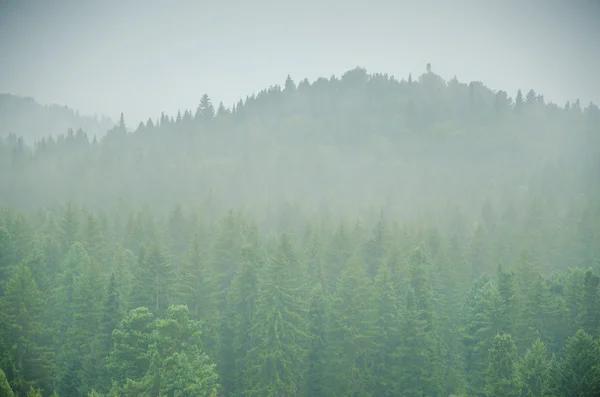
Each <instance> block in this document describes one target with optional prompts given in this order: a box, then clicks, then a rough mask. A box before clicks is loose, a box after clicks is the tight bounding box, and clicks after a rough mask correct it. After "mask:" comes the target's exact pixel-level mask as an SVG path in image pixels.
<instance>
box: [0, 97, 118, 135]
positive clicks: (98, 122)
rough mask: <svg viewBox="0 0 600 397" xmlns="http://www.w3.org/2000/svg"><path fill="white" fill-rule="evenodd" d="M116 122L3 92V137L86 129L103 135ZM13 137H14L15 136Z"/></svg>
mask: <svg viewBox="0 0 600 397" xmlns="http://www.w3.org/2000/svg"><path fill="white" fill-rule="evenodd" d="M113 125H114V122H113V121H111V120H110V119H108V118H107V117H104V116H103V117H100V118H98V117H97V116H94V117H92V116H85V115H80V114H79V112H77V111H73V110H72V109H69V108H68V107H66V106H58V105H50V106H43V105H40V104H39V103H37V102H36V101H35V100H34V99H32V98H25V97H20V96H16V95H11V94H0V137H2V138H6V137H7V136H9V135H11V134H14V135H16V136H17V137H20V138H22V139H23V140H25V142H28V143H32V142H34V141H36V140H39V139H42V138H45V137H48V136H54V137H56V136H58V135H63V134H65V133H67V131H68V130H69V129H71V130H73V131H78V130H81V131H85V132H86V134H87V135H89V136H94V135H98V136H102V135H104V134H105V133H106V131H107V130H108V129H109V128H112V127H113ZM13 139H14V138H13Z"/></svg>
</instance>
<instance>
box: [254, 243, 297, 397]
mask: <svg viewBox="0 0 600 397" xmlns="http://www.w3.org/2000/svg"><path fill="white" fill-rule="evenodd" d="M294 262H295V254H294V252H293V250H292V247H291V242H290V239H289V237H288V236H287V235H286V234H284V235H282V237H281V240H280V243H279V246H278V248H277V252H276V253H275V256H274V257H273V258H272V259H271V261H270V262H269V265H268V266H267V268H266V269H265V276H264V277H265V278H264V282H263V284H262V285H261V287H260V294H259V297H258V300H257V302H256V315H255V317H254V318H255V322H254V324H253V327H252V330H251V331H250V332H251V334H252V339H253V346H252V348H251V349H250V350H249V351H248V354H247V359H246V374H245V391H244V394H245V395H247V396H249V397H252V396H257V397H259V396H260V397H277V396H280V395H281V393H284V394H285V395H286V396H295V395H298V390H299V387H300V385H301V384H302V376H303V374H302V373H300V371H299V370H300V363H301V362H302V361H303V359H304V355H305V352H304V349H303V347H302V346H303V344H304V343H303V341H304V340H306V337H307V334H306V324H305V321H306V320H305V315H304V311H305V310H306V308H305V303H304V302H302V301H301V298H300V297H301V295H300V291H299V286H300V284H299V280H297V279H295V278H294V277H293V276H292V275H293V270H294V269H292V268H291V265H292V263H294Z"/></svg>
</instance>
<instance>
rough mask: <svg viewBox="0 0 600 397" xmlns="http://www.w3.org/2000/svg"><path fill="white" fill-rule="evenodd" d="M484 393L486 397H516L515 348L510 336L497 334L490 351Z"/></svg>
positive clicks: (518, 384)
mask: <svg viewBox="0 0 600 397" xmlns="http://www.w3.org/2000/svg"><path fill="white" fill-rule="evenodd" d="M485 393H486V395H487V396H488V397H501V396H502V397H518V396H519V395H520V393H521V385H520V380H519V377H518V372H517V348H516V346H515V343H514V342H513V340H512V337H511V336H510V334H497V335H496V337H495V338H494V341H493V343H492V348H491V349H490V358H489V366H488V370H487V379H486V385H485Z"/></svg>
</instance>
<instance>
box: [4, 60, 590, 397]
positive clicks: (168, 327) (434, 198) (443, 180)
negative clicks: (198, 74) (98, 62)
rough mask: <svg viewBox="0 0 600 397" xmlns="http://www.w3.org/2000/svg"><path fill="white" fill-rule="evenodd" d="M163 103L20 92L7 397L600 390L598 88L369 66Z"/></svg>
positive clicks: (10, 229) (9, 262) (8, 237)
mask: <svg viewBox="0 0 600 397" xmlns="http://www.w3.org/2000/svg"><path fill="white" fill-rule="evenodd" d="M157 116H158V117H156V118H151V119H149V120H144V121H143V122H140V123H139V125H138V124H137V120H136V122H135V123H134V124H132V125H135V128H128V127H127V125H126V120H127V114H122V115H121V119H120V120H119V121H117V122H114V123H113V122H112V121H110V120H108V119H105V118H103V119H101V120H98V119H97V118H93V117H88V116H80V115H79V114H78V113H76V112H73V111H71V110H69V109H66V108H62V107H42V106H40V105H37V104H36V103H35V102H34V101H33V100H29V99H24V98H18V97H13V96H9V95H3V96H0V119H1V121H0V133H1V134H2V138H1V139H0V397H13V396H14V397H16V396H19V397H21V396H27V397H37V396H54V397H71V396H73V397H81V396H85V397H92V396H93V397H117V396H119V397H129V396H131V397H134V396H136V397H137V396H140V397H158V396H161V397H163V396H164V397H192V396H206V397H209V396H210V397H218V396H222V397H292V396H297V397H320V396H323V397H329V396H332V397H342V396H343V397H346V396H352V397H396V396H397V397H425V396H427V397H442V396H444V397H449V396H454V397H459V396H460V397H582V396H584V397H594V396H600V287H599V286H600V109H599V108H598V107H597V106H596V105H594V104H593V103H590V104H589V105H587V104H581V103H580V101H579V100H574V101H566V100H565V103H561V104H555V103H552V102H550V101H546V100H545V98H544V96H543V95H541V94H539V93H536V92H535V91H534V90H529V91H523V92H522V91H518V92H515V93H508V92H505V91H502V90H499V91H498V90H492V89H490V88H488V87H487V86H486V85H485V84H484V83H481V82H476V81H474V82H470V83H465V82H461V81H459V80H458V79H457V78H453V79H449V80H444V79H443V78H442V77H440V76H439V75H437V74H436V73H435V72H434V71H433V70H432V68H431V65H428V66H427V69H426V71H425V72H424V73H423V74H422V75H420V76H418V77H415V78H413V76H407V77H406V78H402V79H399V78H396V77H394V76H390V75H387V74H382V73H369V72H367V70H365V69H364V68H361V67H357V68H354V69H351V70H348V71H347V72H346V73H344V74H342V75H341V76H339V77H336V76H332V77H330V78H325V77H323V78H319V79H317V80H315V81H312V82H311V81H309V80H308V79H303V80H299V81H295V80H294V79H293V78H292V77H290V76H288V77H287V79H286V80H285V82H284V83H283V84H282V85H273V86H271V87H269V88H266V89H264V90H262V91H260V92H258V93H255V94H252V95H249V96H247V97H246V98H245V99H240V100H239V101H238V102H237V103H235V104H234V105H233V106H229V107H228V106H225V105H224V104H223V103H220V104H216V103H215V104H213V103H212V101H211V99H210V97H209V96H208V95H207V94H204V95H202V94H201V93H199V106H198V107H197V109H192V110H184V109H182V110H181V111H180V112H178V113H177V114H173V115H170V114H169V115H168V114H164V113H163V114H161V115H157ZM127 121H128V122H129V120H127Z"/></svg>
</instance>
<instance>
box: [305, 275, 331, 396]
mask: <svg viewBox="0 0 600 397" xmlns="http://www.w3.org/2000/svg"><path fill="white" fill-rule="evenodd" d="M308 335H309V337H310V339H309V343H308V349H307V351H308V356H307V363H306V367H307V371H306V378H305V380H304V387H303V389H304V391H305V394H306V396H307V397H318V396H326V395H330V393H329V392H328V385H329V382H328V379H329V376H328V370H329V367H328V365H327V364H328V360H327V359H328V357H327V347H328V313H327V306H326V298H325V295H324V288H323V286H322V285H321V283H317V284H315V285H314V286H313V288H312V291H311V297H310V305H309V311H308Z"/></svg>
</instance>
